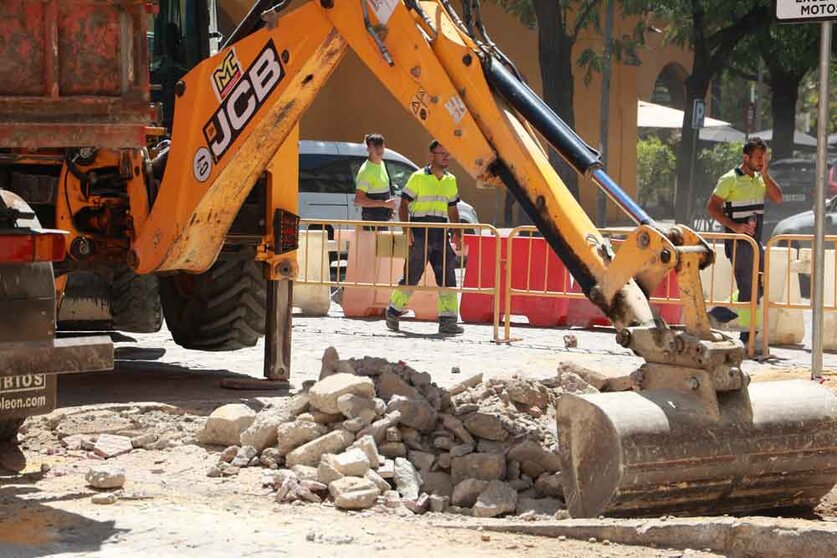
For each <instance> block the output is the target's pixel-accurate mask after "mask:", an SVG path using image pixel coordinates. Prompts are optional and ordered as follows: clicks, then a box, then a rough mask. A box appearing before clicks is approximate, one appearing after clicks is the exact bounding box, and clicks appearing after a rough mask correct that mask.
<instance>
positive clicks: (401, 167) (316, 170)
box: [299, 140, 479, 224]
mask: <svg viewBox="0 0 837 558" xmlns="http://www.w3.org/2000/svg"><path fill="white" fill-rule="evenodd" d="M365 160H366V146H365V145H363V144H361V143H350V142H335V141H310V140H303V141H300V142H299V213H300V217H302V218H303V219H318V220H332V219H337V220H343V219H350V220H360V218H361V215H360V211H361V209H360V207H358V206H356V205H355V204H354V199H355V176H357V171H358V170H359V169H360V166H361V165H362V164H363V162H364V161H365ZM384 163H385V164H386V167H387V172H388V173H389V175H390V178H391V179H392V184H393V187H394V189H395V195H396V196H399V195H400V193H401V190H402V189H403V188H404V185H405V184H406V183H407V179H408V178H409V177H410V175H411V174H413V172H415V171H416V170H418V169H419V166H418V165H416V164H415V163H413V162H412V161H411V160H409V159H408V158H406V157H404V156H403V155H401V154H400V153H398V152H397V151H394V150H392V149H389V148H387V150H386V155H385V156H384ZM457 208H458V209H459V219H460V221H462V222H463V223H475V224H476V223H479V217H477V212H476V211H475V210H474V208H473V206H471V205H469V204H467V203H465V202H463V201H460V202H459V204H458V205H457Z"/></svg>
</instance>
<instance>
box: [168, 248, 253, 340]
mask: <svg viewBox="0 0 837 558" xmlns="http://www.w3.org/2000/svg"><path fill="white" fill-rule="evenodd" d="M255 255H256V252H255V250H254V249H253V248H250V247H246V248H240V249H237V250H235V251H228V252H227V251H225V252H222V253H221V256H220V257H219V258H218V261H216V262H215V263H214V264H213V266H212V267H211V268H210V269H209V270H208V271H205V272H204V273H199V274H190V273H177V274H176V275H169V276H165V275H163V276H160V300H161V301H162V303H163V315H164V316H165V318H166V324H167V325H168V328H169V331H171V334H172V337H173V338H174V342H175V343H177V344H178V345H180V346H181V347H184V348H186V349H197V350H201V351H234V350H236V349H242V348H244V347H252V346H254V345H255V344H256V343H257V342H258V340H259V337H261V336H262V335H264V323H265V315H266V306H267V295H266V283H265V279H264V274H263V271H262V266H261V264H260V263H258V262H256V261H255Z"/></svg>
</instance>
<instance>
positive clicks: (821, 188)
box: [773, 0, 837, 379]
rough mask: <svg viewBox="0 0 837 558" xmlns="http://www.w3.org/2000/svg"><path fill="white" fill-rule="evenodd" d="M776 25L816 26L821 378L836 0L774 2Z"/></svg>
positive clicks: (816, 279) (817, 368)
mask: <svg viewBox="0 0 837 558" xmlns="http://www.w3.org/2000/svg"><path fill="white" fill-rule="evenodd" d="M773 7H774V14H775V15H776V19H777V20H778V21H779V23H810V22H814V21H822V23H821V25H820V92H819V93H820V98H819V107H818V111H817V182H816V188H815V190H814V273H813V274H812V275H811V277H812V279H813V285H812V287H813V293H812V298H811V306H812V308H813V331H812V341H811V378H812V379H819V378H821V377H822V345H823V335H822V333H823V332H822V330H823V303H824V300H823V278H824V277H825V242H824V240H825V180H826V173H827V171H828V167H827V166H826V155H827V150H828V145H827V142H828V65H829V62H830V59H831V22H832V21H834V20H837V0H804V1H800V0H774V3H773Z"/></svg>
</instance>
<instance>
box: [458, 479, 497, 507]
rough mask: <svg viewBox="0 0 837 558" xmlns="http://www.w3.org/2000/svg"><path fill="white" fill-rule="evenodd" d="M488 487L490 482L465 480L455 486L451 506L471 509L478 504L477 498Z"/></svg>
mask: <svg viewBox="0 0 837 558" xmlns="http://www.w3.org/2000/svg"><path fill="white" fill-rule="evenodd" d="M487 486H488V481H484V480H478V479H465V480H463V481H462V482H460V483H458V484H457V485H455V486H454V488H453V493H452V494H451V498H450V501H451V504H453V505H454V506H459V507H463V508H470V507H472V506H473V505H474V504H475V503H476V502H477V498H478V497H479V495H480V494H482V491H483V490H485V487H487Z"/></svg>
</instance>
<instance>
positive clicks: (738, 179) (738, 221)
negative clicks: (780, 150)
mask: <svg viewBox="0 0 837 558" xmlns="http://www.w3.org/2000/svg"><path fill="white" fill-rule="evenodd" d="M769 161H770V158H769V155H768V153H767V144H766V143H765V142H764V140H763V139H761V138H758V137H752V138H750V139H749V140H747V143H745V144H744V153H743V157H742V161H741V164H740V165H738V166H737V167H735V168H734V169H732V170H731V171H729V172H728V173H726V174H724V175H723V176H721V178H719V179H718V183H717V184H716V185H715V190H714V191H713V192H712V196H711V197H710V198H709V203H708V204H707V206H706V210H707V212H708V213H709V216H710V217H712V218H713V219H715V220H716V221H718V222H719V223H720V224H721V225H723V226H724V229H725V230H726V232H728V233H738V234H745V235H747V236H750V237H752V238H753V239H755V241H756V244H757V245H758V248H759V254H760V257H759V273H758V285H755V286H754V285H753V284H752V283H753V257H754V255H753V248H752V245H751V244H750V243H749V242H746V241H744V240H726V241H724V251H725V252H726V255H727V258H729V259H730V261H732V260H733V253H734V254H735V261H734V268H733V273H734V275H735V284H736V285H737V286H738V302H749V301H751V300H752V297H753V289H754V287H755V290H756V294H755V296H756V301H760V300H761V296H762V286H761V285H762V280H761V279H762V273H763V272H764V246H762V243H761V233H762V224H763V222H764V201H765V196H766V197H767V199H768V200H770V201H771V202H772V203H782V189H781V188H780V187H779V185H778V184H777V183H776V181H775V180H773V178H772V177H771V176H770V173H769V172H768V163H769ZM709 314H710V316H711V317H712V318H713V319H714V320H715V321H717V322H720V323H726V322H729V321H732V320H734V319H735V318H736V317H739V316H738V315H737V314H736V313H735V312H732V311H731V310H730V309H728V308H724V307H722V306H718V307H715V308H713V309H712V310H710V312H709ZM742 314H744V315H742V316H740V317H739V323H740V325H741V326H743V327H745V328H747V329H749V325H750V324H749V320H750V319H753V318H754V317H753V316H749V312H747V313H742ZM744 322H746V323H744ZM749 340H750V333H749V331H742V332H741V341H742V342H743V343H744V344H745V345H746V344H747V343H748V342H749Z"/></svg>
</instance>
